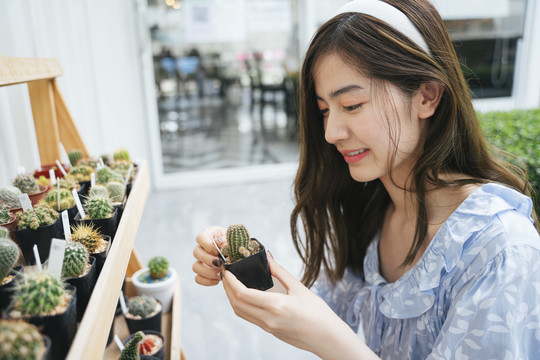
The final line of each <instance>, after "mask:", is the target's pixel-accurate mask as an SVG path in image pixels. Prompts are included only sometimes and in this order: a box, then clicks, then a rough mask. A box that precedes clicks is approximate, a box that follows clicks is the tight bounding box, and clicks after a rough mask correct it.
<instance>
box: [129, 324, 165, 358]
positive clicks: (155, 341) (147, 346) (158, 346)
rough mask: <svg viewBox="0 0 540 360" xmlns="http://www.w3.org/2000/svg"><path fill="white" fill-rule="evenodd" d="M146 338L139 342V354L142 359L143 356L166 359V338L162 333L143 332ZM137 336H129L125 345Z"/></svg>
mask: <svg viewBox="0 0 540 360" xmlns="http://www.w3.org/2000/svg"><path fill="white" fill-rule="evenodd" d="M143 332H144V337H143V339H142V341H140V342H139V354H140V355H141V359H142V356H143V355H151V356H155V357H157V358H158V359H161V360H163V359H165V337H164V336H163V334H161V332H159V331H154V330H143ZM134 336H135V333H133V334H131V335H129V337H127V338H126V339H125V340H124V341H123V344H124V345H126V344H127V343H128V341H129V340H131V339H132V338H133V337H134Z"/></svg>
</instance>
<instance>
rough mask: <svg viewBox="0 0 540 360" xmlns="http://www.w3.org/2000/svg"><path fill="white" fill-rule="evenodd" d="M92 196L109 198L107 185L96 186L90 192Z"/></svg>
mask: <svg viewBox="0 0 540 360" xmlns="http://www.w3.org/2000/svg"><path fill="white" fill-rule="evenodd" d="M88 194H89V195H90V196H95V195H101V196H109V192H108V191H107V187H106V186H105V185H100V184H97V185H94V186H92V187H91V188H90V191H89V192H88Z"/></svg>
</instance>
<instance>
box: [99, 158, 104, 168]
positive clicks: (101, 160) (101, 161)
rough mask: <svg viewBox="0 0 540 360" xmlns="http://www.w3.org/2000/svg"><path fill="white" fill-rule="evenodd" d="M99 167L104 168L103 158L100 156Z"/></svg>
mask: <svg viewBox="0 0 540 360" xmlns="http://www.w3.org/2000/svg"><path fill="white" fill-rule="evenodd" d="M99 165H101V166H102V167H105V163H104V162H103V158H102V157H101V156H100V157H99Z"/></svg>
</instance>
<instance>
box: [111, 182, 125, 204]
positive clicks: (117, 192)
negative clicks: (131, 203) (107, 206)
mask: <svg viewBox="0 0 540 360" xmlns="http://www.w3.org/2000/svg"><path fill="white" fill-rule="evenodd" d="M107 192H108V194H109V198H110V199H111V201H112V202H113V203H121V202H122V200H124V196H125V195H126V187H125V186H124V184H123V183H121V182H118V181H111V182H109V183H107Z"/></svg>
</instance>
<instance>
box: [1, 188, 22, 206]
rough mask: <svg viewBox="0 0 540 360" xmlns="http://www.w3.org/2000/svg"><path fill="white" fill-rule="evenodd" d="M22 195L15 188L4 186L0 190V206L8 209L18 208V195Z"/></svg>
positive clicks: (19, 203)
mask: <svg viewBox="0 0 540 360" xmlns="http://www.w3.org/2000/svg"><path fill="white" fill-rule="evenodd" d="M20 194H22V192H21V190H20V189H19V188H18V187H15V186H4V187H1V188H0V204H4V205H6V206H7V207H8V208H10V209H13V208H19V207H21V202H20V201H19V195H20Z"/></svg>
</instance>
